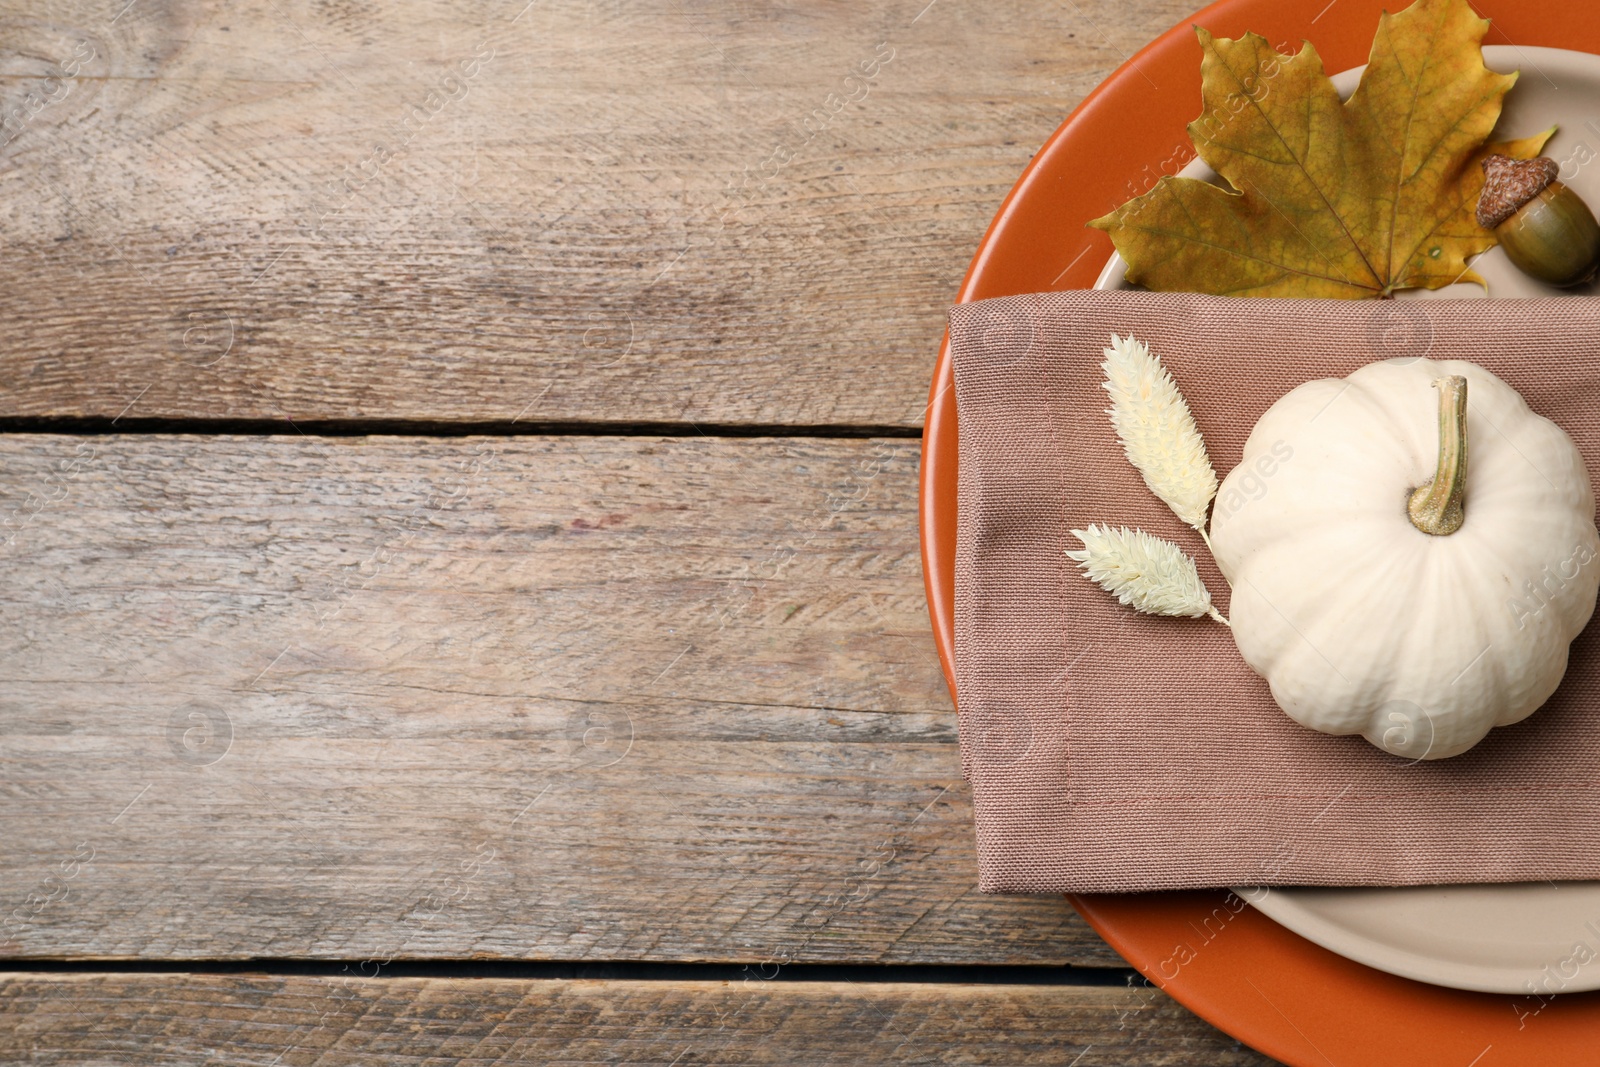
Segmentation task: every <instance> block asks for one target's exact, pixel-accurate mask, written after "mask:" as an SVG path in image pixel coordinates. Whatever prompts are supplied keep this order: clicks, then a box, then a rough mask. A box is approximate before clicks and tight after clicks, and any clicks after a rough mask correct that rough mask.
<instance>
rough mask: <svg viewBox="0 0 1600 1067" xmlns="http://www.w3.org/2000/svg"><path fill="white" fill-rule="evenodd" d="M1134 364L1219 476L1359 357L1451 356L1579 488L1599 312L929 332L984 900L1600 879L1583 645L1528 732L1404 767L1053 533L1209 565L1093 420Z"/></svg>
mask: <svg viewBox="0 0 1600 1067" xmlns="http://www.w3.org/2000/svg"><path fill="white" fill-rule="evenodd" d="M1112 333H1118V334H1122V335H1126V334H1129V333H1132V334H1133V335H1135V336H1136V337H1138V338H1139V339H1140V340H1142V341H1144V342H1146V343H1148V344H1149V345H1150V346H1151V348H1152V350H1153V351H1154V352H1155V353H1156V354H1157V355H1159V356H1160V357H1161V359H1162V361H1163V362H1164V363H1165V364H1166V365H1167V367H1168V369H1169V370H1171V372H1172V374H1173V375H1174V377H1175V378H1176V379H1177V381H1178V384H1179V386H1180V388H1181V389H1182V390H1183V393H1184V395H1185V397H1186V398H1187V399H1188V401H1189V404H1190V406H1191V407H1192V409H1193V410H1194V414H1195V418H1196V420H1197V421H1198V423H1199V426H1200V430H1201V432H1202V433H1203V434H1204V436H1205V439H1206V443H1207V445H1208V447H1209V449H1210V452H1211V457H1212V462H1213V464H1214V465H1215V467H1216V469H1217V474H1218V477H1219V478H1220V477H1222V476H1224V475H1225V474H1226V473H1227V472H1228V471H1229V470H1231V469H1232V467H1233V466H1234V465H1235V464H1236V463H1237V462H1238V460H1239V457H1240V454H1241V452H1242V449H1243V445H1244V441H1245V438H1246V437H1247V436H1248V435H1249V433H1250V430H1251V428H1252V427H1253V426H1254V425H1255V422H1256V420H1257V419H1258V418H1259V417H1260V416H1261V414H1262V413H1263V412H1264V411H1265V410H1266V409H1267V408H1268V407H1269V406H1270V405H1271V404H1272V402H1273V401H1275V400H1276V399H1277V398H1278V397H1280V396H1282V395H1283V394H1285V393H1287V392H1288V391H1290V390H1291V389H1293V388H1294V387H1295V386H1297V385H1300V384H1301V383H1303V382H1306V381H1309V380H1312V379H1314V378H1326V377H1344V376H1345V375H1347V374H1349V373H1350V372H1351V371H1353V370H1355V369H1356V368H1357V367H1359V366H1361V365H1363V364H1365V363H1369V362H1372V361H1374V360H1378V359H1389V358H1417V357H1425V358H1429V359H1469V360H1472V361H1473V362H1475V363H1478V364H1480V365H1482V366H1484V367H1486V368H1487V369H1488V370H1490V371H1492V372H1493V373H1495V374H1497V375H1499V376H1500V377H1501V378H1503V379H1504V380H1505V381H1506V382H1508V383H1509V384H1510V385H1512V386H1513V387H1514V388H1516V389H1517V390H1518V391H1519V392H1521V393H1522V395H1523V397H1524V398H1525V399H1526V400H1527V401H1528V403H1529V405H1530V406H1531V407H1532V408H1533V410H1534V411H1536V412H1538V413H1539V414H1541V415H1544V416H1545V417H1547V418H1550V419H1552V420H1554V421H1555V422H1556V423H1557V424H1559V425H1560V426H1561V427H1562V428H1564V429H1565V430H1566V431H1567V433H1569V434H1570V435H1572V437H1573V439H1574V440H1575V441H1577V443H1578V445H1579V447H1580V449H1581V450H1582V451H1583V455H1584V457H1585V460H1586V461H1587V463H1588V465H1589V470H1590V477H1591V480H1592V481H1594V483H1595V485H1596V487H1597V489H1600V477H1596V475H1597V473H1600V300H1595V299H1590V298H1582V297H1566V298H1557V299H1549V300H1459V301H1457V300H1449V301H1446V300H1439V301H1432V300H1429V301H1371V302H1345V301H1320V300H1248V299H1228V298H1221V297H1207V296H1198V295H1193V294H1154V293H1142V292H1098V291H1078V292H1064V293H1045V294H1036V295H1029V296H1016V297H1005V298H1001V299H996V300H986V301H980V302H977V303H972V304H963V305H960V306H957V307H955V308H954V309H952V310H951V312H950V344H951V352H952V356H953V360H954V365H955V378H956V396H957V407H958V413H959V418H958V423H959V438H960V482H959V489H958V494H957V496H958V511H959V532H958V536H957V550H956V664H955V667H956V679H957V689H958V704H959V707H960V735H961V753H962V769H963V773H965V774H966V776H967V777H968V779H969V780H970V781H971V782H972V785H973V791H974V795H975V799H976V808H977V820H976V821H977V834H978V853H979V861H980V867H981V885H982V888H983V889H984V890H986V891H989V892H1017V893H1038V892H1056V891H1069V892H1073V891H1076V892H1102V891H1133V890H1150V889H1176V888H1197V887H1213V886H1230V885H1413V884H1427V883H1452V882H1503V881H1524V880H1543V879H1590V878H1600V640H1597V638H1596V636H1595V635H1596V631H1597V630H1600V624H1594V625H1591V626H1590V627H1589V629H1587V630H1586V631H1585V632H1584V633H1583V635H1582V636H1580V637H1579V638H1578V640H1577V641H1576V642H1575V643H1574V645H1573V647H1572V658H1571V663H1570V666H1569V667H1568V671H1567V675H1566V679H1565V681H1564V682H1563V683H1562V686H1561V688H1560V689H1559V690H1558V691H1557V692H1556V694H1555V696H1554V697H1552V698H1551V700H1550V701H1549V702H1548V703H1547V704H1546V705H1545V706H1544V707H1543V708H1542V709H1540V710H1539V711H1538V712H1536V713H1534V715H1533V716H1532V717H1531V718H1529V719H1527V720H1525V721H1524V722H1522V723H1520V724H1517V725H1515V726H1509V727H1503V728H1500V729H1497V730H1495V731H1493V732H1492V733H1491V734H1490V735H1489V737H1488V738H1487V739H1485V740H1484V741H1483V742H1481V743H1480V744H1479V745H1478V746H1477V747H1476V748H1474V749H1472V750H1471V751H1470V752H1468V753H1466V754H1465V755H1462V756H1458V757H1455V758H1452V759H1446V760H1436V761H1427V762H1419V763H1413V762H1409V761H1407V760H1403V759H1399V758H1396V757H1394V756H1391V755H1388V754H1386V753H1384V752H1382V751H1380V750H1378V749H1376V748H1374V747H1372V746H1371V745H1369V744H1368V743H1367V742H1366V741H1365V740H1363V739H1362V738H1360V737H1330V736H1326V735H1323V734H1318V733H1315V732H1313V731H1311V730H1308V729H1306V728H1305V727H1302V726H1300V725H1298V724H1297V723H1295V722H1293V721H1292V720H1291V719H1289V717H1288V716H1286V715H1285V714H1284V713H1283V712H1282V711H1281V710H1279V708H1278V707H1277V705H1276V704H1274V703H1273V701H1272V698H1271V696H1270V694H1269V693H1268V691H1267V686H1266V683H1265V682H1264V681H1263V680H1262V679H1261V678H1260V677H1258V676H1257V675H1256V674H1255V673H1254V672H1252V671H1251V670H1250V668H1249V667H1248V666H1246V665H1245V663H1244V661H1243V660H1242V659H1241V658H1240V657H1239V654H1238V651H1237V649H1236V648H1235V647H1234V643H1233V639H1232V637H1231V636H1230V634H1229V632H1228V630H1227V629H1226V628H1225V627H1223V626H1221V625H1219V624H1217V623H1214V622H1211V621H1209V620H1191V619H1168V618H1156V617H1152V616H1148V615H1140V614H1137V613H1135V612H1134V611H1132V610H1131V609H1129V608H1125V607H1123V606H1122V605H1120V604H1118V603H1117V602H1116V601H1115V600H1114V599H1113V598H1112V597H1111V596H1109V595H1108V594H1107V593H1105V592H1104V591H1102V590H1101V589H1099V588H1098V587H1096V586H1094V585H1093V584H1092V583H1090V582H1089V580H1088V579H1086V578H1085V577H1084V576H1083V575H1082V573H1081V572H1080V571H1079V570H1078V569H1077V567H1076V565H1074V564H1073V563H1072V561H1071V560H1069V559H1068V558H1067V557H1066V552H1067V550H1068V549H1075V548H1078V547H1079V544H1078V542H1077V540H1076V539H1075V538H1073V537H1072V536H1071V535H1070V532H1069V531H1071V530H1072V529H1075V528H1083V527H1085V526H1087V525H1089V524H1090V523H1092V522H1100V523H1108V522H1109V523H1112V524H1117V525H1128V526H1139V527H1142V528H1144V529H1145V530H1147V531H1149V532H1151V533H1153V534H1156V535H1158V536H1161V537H1165V538H1168V539H1170V540H1172V541H1175V542H1177V543H1178V544H1179V545H1180V546H1182V547H1183V548H1184V550H1185V551H1187V552H1189V553H1190V554H1191V555H1192V556H1194V557H1195V559H1196V560H1197V561H1199V563H1200V571H1201V576H1202V578H1203V579H1204V580H1205V583H1206V585H1207V587H1208V588H1209V589H1210V590H1211V593H1212V596H1213V598H1214V599H1215V600H1216V601H1217V602H1218V605H1219V607H1221V608H1222V610H1223V612H1224V614H1226V612H1227V604H1226V601H1227V589H1228V586H1227V582H1226V581H1225V580H1224V579H1223V578H1222V576H1221V574H1220V573H1219V572H1218V571H1217V569H1216V566H1215V565H1214V563H1213V562H1212V560H1211V556H1210V554H1209V553H1208V552H1207V551H1206V548H1205V545H1204V544H1203V543H1202V542H1201V540H1200V538H1199V536H1198V535H1197V534H1195V533H1194V531H1192V530H1190V529H1188V528H1187V527H1186V526H1184V525H1183V524H1182V523H1181V522H1180V521H1179V520H1178V519H1177V518H1176V517H1175V516H1173V514H1172V513H1171V512H1170V511H1169V510H1168V509H1167V508H1166V506H1165V505H1164V504H1162V503H1161V502H1160V501H1158V500H1157V499H1156V498H1155V497H1154V496H1153V495H1152V494H1151V493H1150V491H1149V490H1148V489H1147V488H1146V487H1145V486H1144V484H1143V482H1142V480H1141V479H1140V477H1139V475H1138V473H1137V472H1136V471H1135V470H1134V469H1133V467H1132V466H1131V465H1130V464H1129V463H1128V461H1127V459H1126V458H1125V457H1124V456H1123V454H1122V450H1121V447H1120V446H1119V444H1118V443H1117V439H1116V435H1115V433H1114V431H1113V430H1112V428H1111V424H1110V421H1109V419H1108V417H1107V416H1106V414H1105V408H1106V407H1107V403H1108V402H1107V397H1106V394H1105V392H1104V391H1103V390H1102V389H1101V387H1100V383H1101V381H1102V374H1101V371H1100V366H1099V364H1100V361H1101V359H1102V355H1101V349H1102V348H1103V347H1105V346H1106V344H1107V343H1108V342H1109V340H1110V336H1111V334H1112Z"/></svg>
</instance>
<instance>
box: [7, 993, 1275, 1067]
mask: <svg viewBox="0 0 1600 1067" xmlns="http://www.w3.org/2000/svg"><path fill="white" fill-rule="evenodd" d="M0 1056H4V1057H5V1058H6V1059H7V1061H8V1062H22V1061H24V1060H25V1061H26V1062H28V1063H31V1064H41V1065H46V1064H69V1063H70V1064H80V1065H96V1067H98V1065H102V1064H104V1065H110V1064H116V1065H117V1067H142V1065H147V1064H162V1065H172V1067H180V1065H184V1064H193V1065H195V1067H199V1065H202V1064H214V1063H230V1064H261V1065H266V1064H274V1065H277V1067H310V1065H313V1064H314V1065H316V1067H357V1065H366V1064H383V1065H385V1067H391V1065H395V1064H410V1063H418V1064H422V1063H427V1064H446V1063H448V1064H460V1065H463V1067H467V1065H471V1067H490V1065H494V1064H512V1063H538V1064H610V1063H632V1064H663V1065H664V1064H669V1063H670V1064H680V1065H686V1064H782V1065H786V1067H787V1065H791V1064H792V1065H803V1064H934V1063H962V1064H1051V1065H1061V1064H1073V1065H1075V1067H1157V1065H1179V1064H1181V1065H1184V1067H1270V1065H1271V1063H1272V1062H1273V1061H1271V1060H1268V1059H1266V1058H1265V1057H1263V1056H1261V1055H1259V1054H1258V1053H1255V1052H1253V1051H1251V1050H1250V1049H1248V1048H1245V1047H1242V1046H1240V1045H1239V1044H1238V1043H1237V1042H1235V1041H1233V1040H1232V1039H1231V1038H1229V1037H1227V1036H1226V1035H1224V1034H1222V1033H1220V1032H1218V1031H1217V1030H1215V1029H1213V1028H1212V1027H1211V1026H1209V1025H1207V1024H1206V1023H1204V1022H1202V1021H1200V1020H1199V1019H1197V1018H1195V1017H1194V1016H1193V1015H1191V1014H1189V1013H1188V1012H1187V1011H1185V1010H1184V1009H1183V1008H1182V1007H1180V1006H1178V1005H1177V1004H1175V1003H1173V1002H1172V1001H1171V1000H1169V999H1168V998H1167V997H1166V996H1165V995H1164V994H1161V993H1159V992H1157V991H1156V990H1154V989H1144V988H1141V989H1119V988H1105V987H1101V988H1094V987H1087V988H1086V987H1082V986H1030V985H1018V986H967V985H924V984H902V983H881V984H880V983H830V982H763V981H760V980H750V981H742V982H731V983H730V982H637V981H634V982H629V981H512V980H501V979H474V980H467V981H464V980H460V979H438V978H384V979H336V978H277V977H245V976H218V975H211V976H200V975H73V976H65V975H27V974H24V975H17V976H13V977H8V978H6V979H5V980H4V981H0Z"/></svg>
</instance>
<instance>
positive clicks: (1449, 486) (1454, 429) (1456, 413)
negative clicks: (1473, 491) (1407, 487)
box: [1406, 374, 1467, 537]
mask: <svg viewBox="0 0 1600 1067" xmlns="http://www.w3.org/2000/svg"><path fill="white" fill-rule="evenodd" d="M1433 384H1434V387H1435V388H1437V389H1438V390H1439V469H1438V471H1437V472H1436V473H1435V474H1434V476H1433V480H1432V481H1431V482H1429V483H1428V484H1427V485H1424V486H1423V487H1422V488H1420V489H1415V490H1412V493H1411V499H1410V500H1409V501H1408V502H1407V504H1406V513H1407V514H1408V515H1410V516H1411V525H1413V526H1415V527H1416V528H1417V529H1419V530H1421V531H1422V532H1423V533H1425V534H1434V535H1436V536H1440V537H1442V536H1444V535H1446V534H1453V533H1455V532H1456V531H1457V530H1459V529H1461V523H1462V522H1463V521H1464V519H1465V516H1464V515H1463V514H1462V511H1461V498H1462V496H1463V495H1465V492H1466V488H1467V380H1466V379H1465V378H1463V377H1461V376H1460V375H1459V374H1452V375H1450V376H1449V377H1445V378H1440V379H1439V380H1438V381H1436V382H1434V383H1433Z"/></svg>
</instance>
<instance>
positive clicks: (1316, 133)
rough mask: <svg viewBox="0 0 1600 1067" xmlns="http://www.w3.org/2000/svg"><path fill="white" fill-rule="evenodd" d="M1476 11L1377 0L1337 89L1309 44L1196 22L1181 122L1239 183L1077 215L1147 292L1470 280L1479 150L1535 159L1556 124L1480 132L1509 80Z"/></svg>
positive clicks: (1309, 291)
mask: <svg viewBox="0 0 1600 1067" xmlns="http://www.w3.org/2000/svg"><path fill="white" fill-rule="evenodd" d="M1488 26H1489V23H1488V21H1487V20H1486V19H1480V18H1478V17H1477V15H1476V13H1474V12H1473V10H1472V8H1471V7H1470V6H1469V5H1468V4H1467V3H1466V0H1417V2H1416V3H1414V4H1412V5H1411V6H1410V7H1408V8H1406V9H1405V10H1404V11H1402V12H1400V13H1399V14H1396V15H1390V14H1387V13H1386V14H1384V15H1383V16H1382V18H1380V19H1379V21H1378V33H1377V36H1376V37H1375V38H1374V39H1373V42H1372V55H1371V58H1370V60H1369V61H1368V65H1367V69H1366V70H1365V72H1363V74H1362V76H1361V84H1360V85H1359V86H1358V87H1357V89H1356V91H1355V93H1354V94H1352V95H1351V97H1350V100H1349V101H1348V102H1341V101H1340V99H1339V94H1338V93H1336V92H1335V91H1334V88H1333V83H1332V82H1330V81H1329V80H1328V78H1327V76H1326V75H1325V74H1324V73H1323V70H1322V59H1321V57H1320V56H1318V55H1317V51H1316V49H1315V48H1313V47H1312V46H1311V43H1310V42H1309V41H1308V42H1306V43H1305V45H1304V46H1303V47H1302V48H1301V49H1300V51H1299V53H1298V54H1296V55H1293V56H1285V55H1280V54H1279V53H1278V52H1276V51H1275V50H1273V48H1272V47H1271V46H1270V45H1268V44H1267V42H1266V40H1265V39H1264V38H1262V37H1259V36H1257V35H1255V34H1246V35H1245V36H1244V38H1243V39H1241V40H1237V41H1230V40H1227V39H1226V38H1214V37H1212V36H1211V35H1210V34H1209V33H1207V32H1206V31H1205V30H1203V29H1198V28H1197V31H1196V32H1198V33H1199V35H1200V45H1201V48H1202V49H1203V50H1204V52H1205V56H1204V59H1203V60H1202V61H1201V64H1200V73H1201V82H1202V90H1201V97H1202V100H1203V101H1204V104H1205V111H1204V112H1202V114H1201V116H1200V118H1199V119H1197V120H1195V121H1194V122H1192V123H1190V124H1189V137H1190V139H1191V140H1192V141H1194V145H1195V148H1196V150H1197V151H1198V152H1199V153H1200V158H1201V159H1203V160H1204V161H1205V162H1206V163H1207V164H1209V165H1210V166H1211V168H1212V169H1213V170H1215V171H1216V172H1217V173H1218V174H1220V175H1221V176H1222V177H1223V178H1224V179H1226V180H1227V181H1228V182H1229V183H1230V184H1231V185H1232V187H1233V188H1232V189H1231V190H1230V189H1224V188H1221V187H1220V186H1217V185H1213V184H1211V183H1209V182H1202V181H1196V180H1194V179H1190V178H1163V179H1162V180H1161V181H1160V182H1159V183H1158V184H1157V185H1156V186H1155V188H1154V189H1152V190H1151V191H1150V192H1148V193H1146V194H1145V195H1143V196H1140V197H1136V198H1135V199H1133V200H1130V201H1129V202H1128V203H1126V204H1123V205H1122V206H1121V207H1119V208H1118V209H1117V210H1115V211H1113V212H1112V213H1111V214H1109V215H1106V216H1104V217H1103V218H1099V219H1096V220H1094V221H1093V222H1091V223H1090V224H1089V225H1091V226H1096V227H1098V228H1100V229H1103V230H1106V231H1107V232H1109V233H1110V234H1111V239H1112V241H1113V242H1114V243H1115V244H1116V246H1117V251H1118V252H1120V253H1121V254H1122V257H1123V258H1124V259H1125V260H1127V261H1128V280H1129V281H1130V282H1135V283H1138V284H1141V285H1144V286H1146V287H1148V288H1150V289H1157V290H1169V291H1171V290H1182V291H1189V292H1202V293H1217V294H1222V295H1230V296H1299V297H1339V298H1346V299H1355V298H1361V297H1381V296H1388V295H1390V294H1391V293H1393V292H1394V291H1395V290H1396V289H1414V288H1426V289H1438V288H1440V287H1442V286H1445V285H1449V284H1450V283H1451V282H1458V281H1470V282H1477V283H1479V284H1480V285H1481V284H1483V279H1482V278H1480V277H1479V276H1478V275H1477V274H1476V273H1475V272H1473V271H1472V270H1471V269H1470V268H1469V267H1468V266H1467V260H1468V259H1469V258H1470V257H1472V256H1474V255H1476V254H1477V253H1479V252H1482V251H1484V250H1485V249H1488V248H1491V247H1493V246H1494V244H1495V238H1494V235H1493V234H1492V233H1490V232H1489V231H1487V230H1485V229H1483V228H1482V227H1480V226H1479V225H1478V223H1477V220H1476V219H1475V218H1474V217H1473V207H1474V205H1475V204H1476V202H1477V198H1478V192H1479V190H1480V189H1481V188H1482V186H1483V174H1482V171H1481V169H1480V168H1479V166H1478V163H1479V160H1481V159H1482V158H1483V157H1484V156H1485V155H1488V154H1489V153H1490V152H1499V153H1502V154H1504V155H1509V156H1513V157H1515V158H1517V159H1527V158H1531V157H1532V156H1536V155H1538V154H1539V150H1540V149H1541V148H1543V147H1544V143H1545V141H1546V140H1548V139H1549V137H1550V134H1551V133H1553V132H1554V131H1553V130H1550V131H1546V132H1545V133H1541V134H1537V135H1535V136H1533V137H1528V138H1524V139H1522V140H1518V141H1511V142H1506V143H1503V144H1496V145H1485V144H1484V139H1485V138H1487V137H1488V135H1489V132H1490V131H1491V130H1492V129H1493V128H1494V125H1495V123H1496V122H1497V121H1498V120H1499V118H1500V104H1501V101H1502V99H1503V98H1504V96H1505V94H1506V91H1507V90H1508V89H1510V88H1511V86H1512V85H1513V84H1515V82H1516V80H1517V76H1516V75H1515V74H1496V73H1494V72H1493V71H1491V70H1489V69H1488V68H1486V67H1485V66H1484V65H1483V51H1482V42H1483V36H1484V33H1485V31H1486V30H1487V29H1488Z"/></svg>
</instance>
